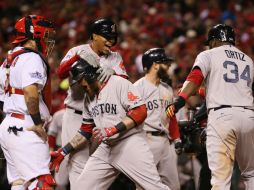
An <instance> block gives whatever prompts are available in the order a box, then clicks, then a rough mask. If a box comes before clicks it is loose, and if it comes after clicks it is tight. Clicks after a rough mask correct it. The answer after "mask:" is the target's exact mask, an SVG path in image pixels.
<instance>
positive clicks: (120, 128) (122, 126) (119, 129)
mask: <svg viewBox="0 0 254 190" xmlns="http://www.w3.org/2000/svg"><path fill="white" fill-rule="evenodd" d="M115 127H116V129H117V132H118V133H121V132H123V131H125V130H126V129H127V127H126V125H125V124H124V123H123V122H122V121H121V122H120V123H118V124H117V125H116V126H115Z"/></svg>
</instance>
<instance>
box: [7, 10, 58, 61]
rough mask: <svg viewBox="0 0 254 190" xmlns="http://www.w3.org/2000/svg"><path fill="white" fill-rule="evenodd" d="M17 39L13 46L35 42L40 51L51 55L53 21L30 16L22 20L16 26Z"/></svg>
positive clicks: (53, 42) (53, 41)
mask: <svg viewBox="0 0 254 190" xmlns="http://www.w3.org/2000/svg"><path fill="white" fill-rule="evenodd" d="M15 30H16V38H15V40H14V41H13V42H12V43H13V44H19V43H22V42H24V41H26V40H34V41H35V42H36V45H37V48H38V50H39V51H40V52H41V53H42V54H44V55H46V56H47V55H49V53H50V52H51V51H52V49H53V47H54V44H55V40H54V34H55V30H54V26H53V24H52V22H51V21H49V20H47V19H46V18H44V17H43V16H38V15H29V16H26V17H23V18H21V19H20V20H18V21H17V22H16V24H15Z"/></svg>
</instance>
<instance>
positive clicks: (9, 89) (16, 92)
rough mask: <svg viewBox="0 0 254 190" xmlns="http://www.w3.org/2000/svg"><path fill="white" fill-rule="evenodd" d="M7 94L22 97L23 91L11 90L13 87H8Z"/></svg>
mask: <svg viewBox="0 0 254 190" xmlns="http://www.w3.org/2000/svg"><path fill="white" fill-rule="evenodd" d="M7 92H8V93H9V94H19V95H24V91H23V90H22V89H18V88H13V87H9V88H8V89H7Z"/></svg>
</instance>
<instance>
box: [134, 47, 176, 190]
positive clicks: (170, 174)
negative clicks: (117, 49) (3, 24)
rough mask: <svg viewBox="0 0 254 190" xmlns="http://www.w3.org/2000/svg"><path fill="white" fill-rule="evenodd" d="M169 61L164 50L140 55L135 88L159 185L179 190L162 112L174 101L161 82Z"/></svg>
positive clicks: (155, 49)
mask: <svg viewBox="0 0 254 190" xmlns="http://www.w3.org/2000/svg"><path fill="white" fill-rule="evenodd" d="M172 61H173V58H171V57H169V56H168V55H166V53H165V50H164V49H163V48H152V49H149V50H148V51H146V52H145V53H144V54H143V56H142V65H143V69H144V71H145V72H146V74H145V76H144V77H142V78H141V79H139V80H138V81H137V82H135V84H134V85H135V86H136V87H137V88H138V89H139V92H140V94H141V97H142V98H143V100H144V101H145V102H146V107H147V118H146V120H145V122H144V130H145V131H146V136H147V141H148V144H149V146H150V149H151V151H152V153H153V156H154V160H155V164H156V166H157V169H158V172H159V174H160V176H161V179H162V182H163V183H164V184H166V185H167V186H169V187H170V188H171V189H173V190H179V189H180V182H179V178H178V171H177V156H176V153H175V150H174V145H173V144H172V145H170V142H169V138H168V135H169V134H168V126H169V119H168V118H167V115H166V114H165V111H164V110H165V108H166V107H167V106H168V105H169V103H170V102H172V101H173V90H172V88H171V87H170V86H169V85H167V84H166V83H164V82H162V81H161V79H163V78H166V77H168V74H167V71H168V68H169V66H170V64H171V62H172ZM179 141H180V138H178V139H176V140H175V143H177V142H179Z"/></svg>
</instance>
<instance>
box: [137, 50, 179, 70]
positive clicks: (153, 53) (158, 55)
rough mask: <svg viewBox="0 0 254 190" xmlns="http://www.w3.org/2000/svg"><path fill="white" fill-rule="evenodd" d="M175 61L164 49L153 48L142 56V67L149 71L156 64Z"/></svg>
mask: <svg viewBox="0 0 254 190" xmlns="http://www.w3.org/2000/svg"><path fill="white" fill-rule="evenodd" d="M171 61H174V59H173V58H172V57H170V56H168V55H166V52H165V50H164V49H163V48H152V49H149V50H147V51H146V52H145V53H144V54H143V56H142V65H143V69H144V70H145V71H148V70H149V69H150V68H151V66H152V65H153V64H154V63H170V62H171Z"/></svg>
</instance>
